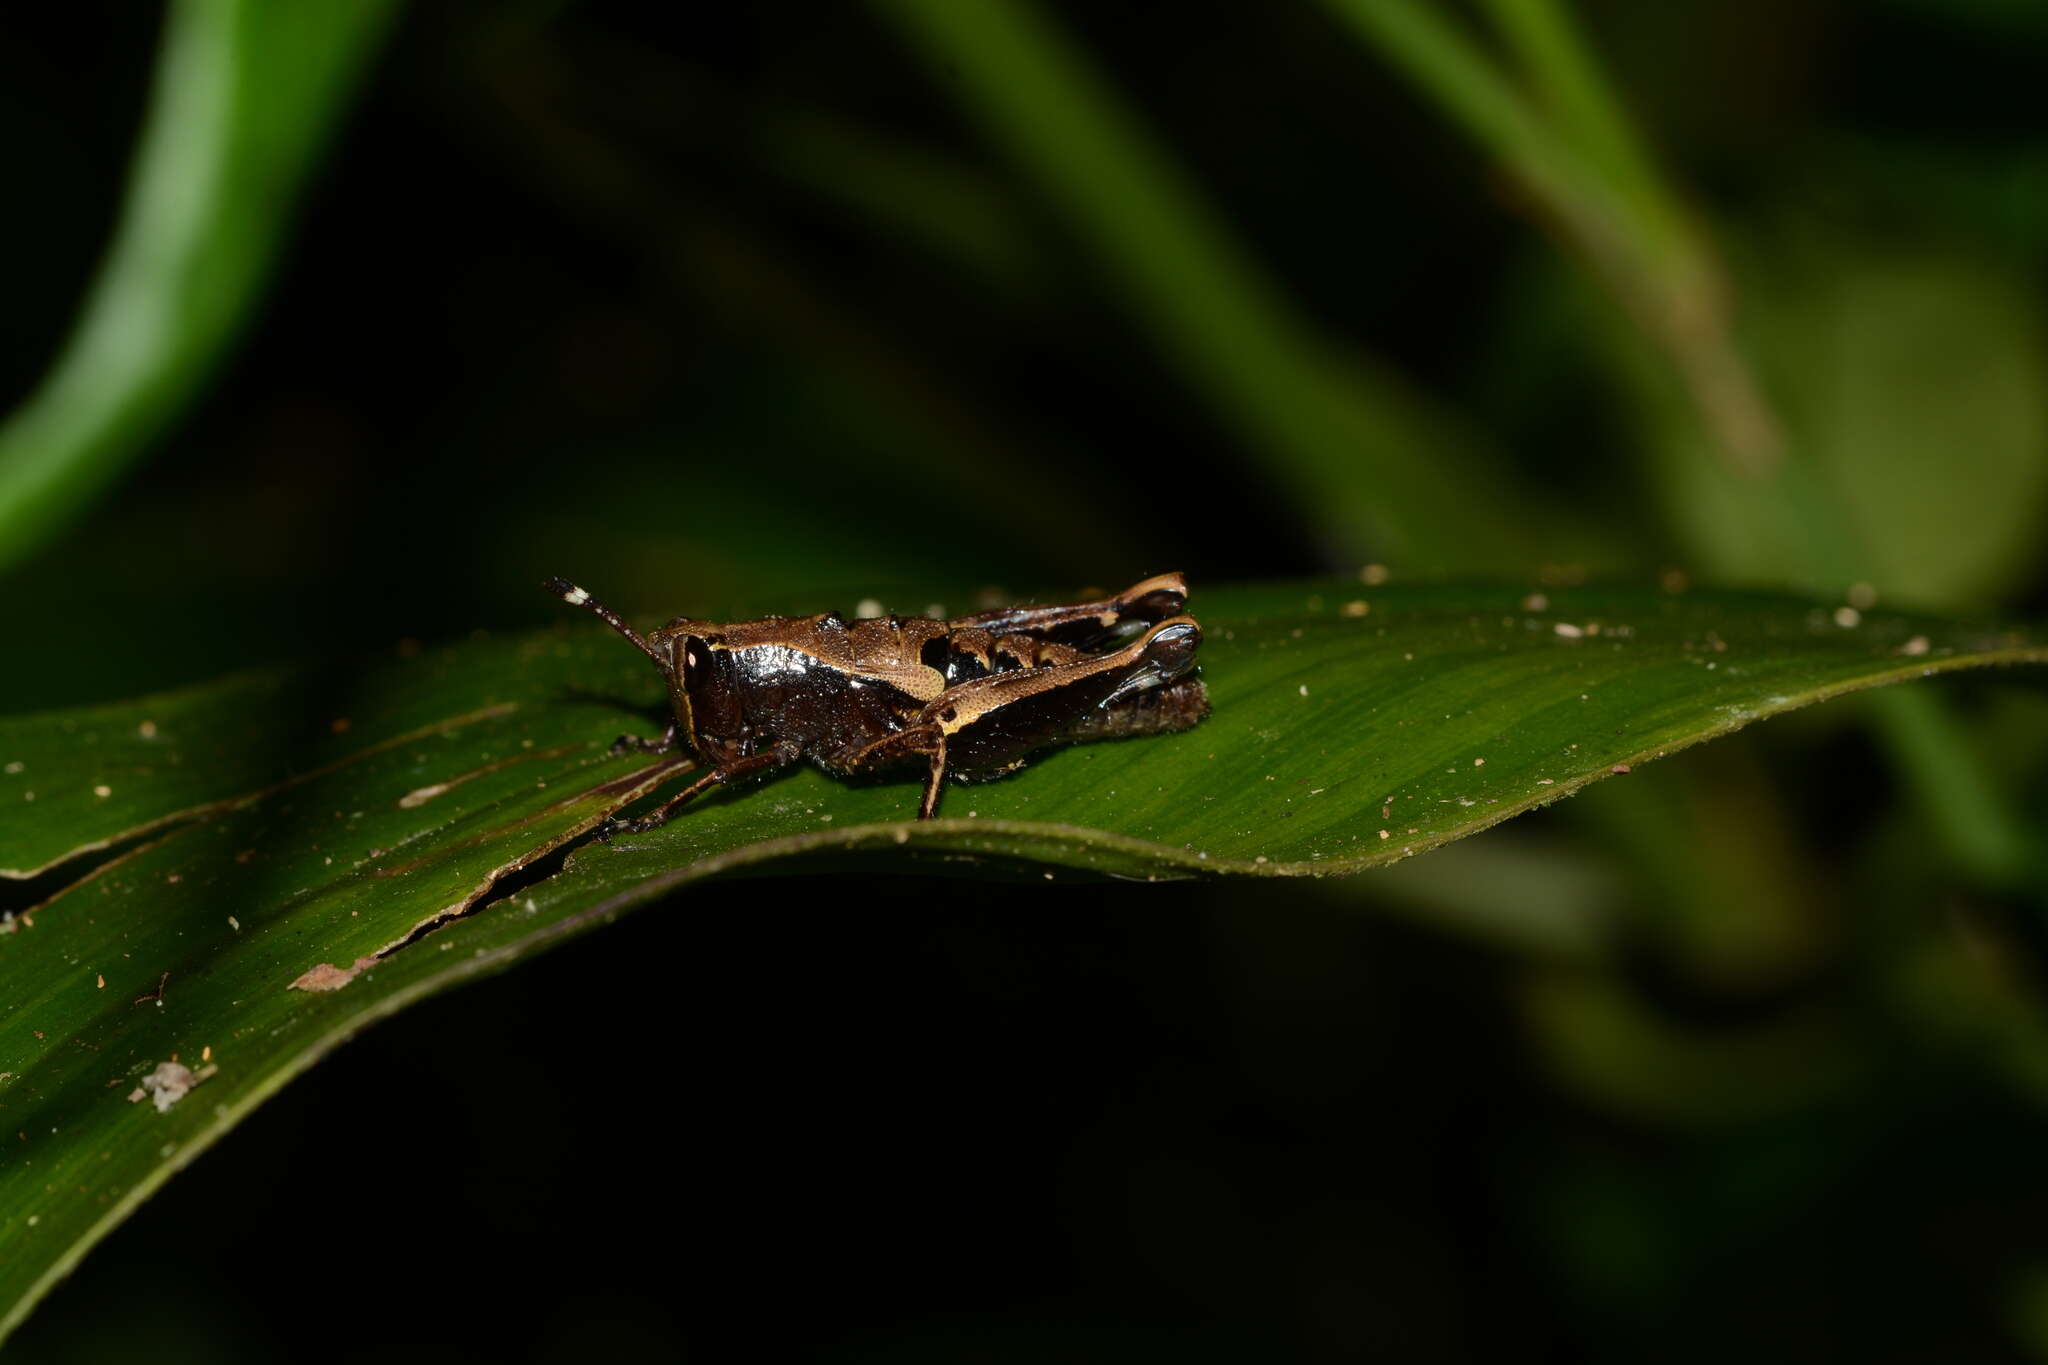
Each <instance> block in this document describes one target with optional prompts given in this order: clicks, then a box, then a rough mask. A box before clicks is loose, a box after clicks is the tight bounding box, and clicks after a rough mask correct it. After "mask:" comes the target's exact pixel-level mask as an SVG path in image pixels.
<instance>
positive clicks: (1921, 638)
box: [1899, 635, 1932, 659]
mask: <svg viewBox="0 0 2048 1365" xmlns="http://www.w3.org/2000/svg"><path fill="white" fill-rule="evenodd" d="M1930 648H1932V646H1930V645H1929V644H1928V643H1927V637H1926V636H1925V635H1915V636H1914V637H1913V638H1912V639H1910V640H1908V641H1906V643H1904V644H1902V645H1900V646H1899V653H1901V654H1904V655H1906V656H1907V657H1908V658H1914V659H1917V658H1919V657H1920V656H1921V655H1922V654H1925V653H1926V652H1927V651H1928V650H1929V649H1930Z"/></svg>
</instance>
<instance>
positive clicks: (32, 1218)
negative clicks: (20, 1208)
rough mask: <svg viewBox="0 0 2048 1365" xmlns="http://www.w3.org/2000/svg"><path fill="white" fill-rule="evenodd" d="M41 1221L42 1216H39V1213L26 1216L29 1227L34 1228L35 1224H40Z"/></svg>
mask: <svg viewBox="0 0 2048 1365" xmlns="http://www.w3.org/2000/svg"><path fill="white" fill-rule="evenodd" d="M42 1221H43V1215H41V1214H40V1213H32V1214H30V1215H29V1216H28V1225H29V1226H30V1227H34V1226H35V1225H36V1224H38V1223H40V1222H42Z"/></svg>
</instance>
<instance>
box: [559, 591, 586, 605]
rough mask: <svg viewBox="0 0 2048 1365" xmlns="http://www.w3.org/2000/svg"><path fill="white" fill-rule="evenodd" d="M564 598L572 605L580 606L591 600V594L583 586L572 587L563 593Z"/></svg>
mask: <svg viewBox="0 0 2048 1365" xmlns="http://www.w3.org/2000/svg"><path fill="white" fill-rule="evenodd" d="M562 600H563V601H564V602H567V603H568V604H569V605H570V606H572V607H580V606H582V605H583V604H584V603H585V602H588V601H589V600H590V594H589V593H587V592H585V591H583V589H581V588H573V587H572V588H570V589H569V591H567V592H565V593H563V594H562Z"/></svg>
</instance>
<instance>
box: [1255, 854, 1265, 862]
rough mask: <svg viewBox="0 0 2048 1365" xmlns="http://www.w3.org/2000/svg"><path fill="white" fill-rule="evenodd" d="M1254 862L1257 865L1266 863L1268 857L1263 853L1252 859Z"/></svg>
mask: <svg viewBox="0 0 2048 1365" xmlns="http://www.w3.org/2000/svg"><path fill="white" fill-rule="evenodd" d="M1252 861H1253V862H1255V863H1263V862H1265V861H1266V855H1265V854H1263V853H1261V854H1260V855H1259V856H1258V857H1256V858H1254V859H1252Z"/></svg>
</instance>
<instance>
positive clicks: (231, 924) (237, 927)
mask: <svg viewBox="0 0 2048 1365" xmlns="http://www.w3.org/2000/svg"><path fill="white" fill-rule="evenodd" d="M228 928H230V929H232V930H234V931H235V932H236V933H238V934H239V933H241V932H242V922H241V921H240V920H238V919H236V918H235V917H234V916H233V915H229V916H228Z"/></svg>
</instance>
